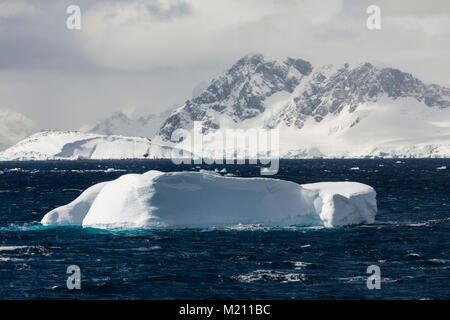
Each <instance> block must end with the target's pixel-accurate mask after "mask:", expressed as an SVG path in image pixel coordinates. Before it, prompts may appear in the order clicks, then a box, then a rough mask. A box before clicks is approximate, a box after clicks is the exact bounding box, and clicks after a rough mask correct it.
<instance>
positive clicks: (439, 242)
mask: <svg viewBox="0 0 450 320" xmlns="http://www.w3.org/2000/svg"><path fill="white" fill-rule="evenodd" d="M223 168H226V169H227V172H228V173H231V174H233V175H235V176H238V177H258V176H259V175H260V168H259V167H258V166H257V165H249V164H246V165H220V164H216V165H201V166H197V165H174V164H173V163H172V162H171V161H170V160H120V161H84V160H80V161H42V162H39V161H37V162H0V299H277V300H278V299H450V159H364V160H362V159H360V160H322V159H311V160H281V162H280V170H279V172H278V174H277V175H275V176H273V178H277V179H284V180H289V181H293V182H297V183H313V182H323V181H357V182H362V183H366V184H369V185H370V186H372V187H374V188H375V190H376V192H377V203H378V214H377V217H376V221H375V223H374V224H372V225H357V226H346V227H336V228H323V227H302V226H289V227H267V226H264V225H235V226H229V227H220V228H203V229H175V230H170V229H166V230H100V229H92V228H81V227H48V226H42V225H41V224H40V223H39V221H40V220H41V219H42V217H43V216H44V215H45V213H47V212H48V211H50V210H52V209H54V208H55V207H58V206H61V205H64V204H67V203H69V202H71V201H72V200H74V199H75V198H76V197H77V196H78V195H79V194H80V193H81V192H82V191H83V190H85V189H86V188H88V187H89V186H91V185H93V184H95V183H98V182H101V181H109V180H113V179H115V178H117V177H119V176H121V175H123V174H127V173H143V172H146V171H148V170H152V169H153V170H161V171H199V170H200V169H205V170H214V169H218V170H222V169H223ZM243 214H245V212H244V213H243ZM274 214H276V212H274ZM73 265H75V266H77V268H79V269H78V270H79V273H78V275H79V279H80V286H79V288H78V287H76V288H73V286H72V288H69V287H70V285H69V286H68V282H70V281H68V280H70V279H69V278H70V277H71V276H73V273H72V271H71V270H73V269H70V266H73ZM72 268H73V267H72ZM373 270H377V271H376V272H375V271H373ZM68 271H69V272H68ZM374 277H376V278H374ZM71 279H72V280H73V278H71ZM71 283H72V284H73V282H71ZM374 283H377V284H378V285H377V286H374V285H373V284H374ZM371 284H372V285H371Z"/></svg>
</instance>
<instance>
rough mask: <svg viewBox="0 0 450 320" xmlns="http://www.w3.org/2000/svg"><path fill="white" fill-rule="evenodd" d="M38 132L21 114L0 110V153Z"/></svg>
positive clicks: (31, 122) (36, 127)
mask: <svg viewBox="0 0 450 320" xmlns="http://www.w3.org/2000/svg"><path fill="white" fill-rule="evenodd" d="M37 131H38V126H37V125H36V124H35V123H34V122H33V121H31V120H30V119H28V118H27V117H26V116H24V115H23V114H21V113H18V112H15V111H12V110H10V109H0V151H1V150H3V149H6V148H7V147H9V146H12V145H13V144H15V143H16V142H18V141H20V140H22V139H24V138H26V137H28V136H29V135H30V134H32V133H35V132H37Z"/></svg>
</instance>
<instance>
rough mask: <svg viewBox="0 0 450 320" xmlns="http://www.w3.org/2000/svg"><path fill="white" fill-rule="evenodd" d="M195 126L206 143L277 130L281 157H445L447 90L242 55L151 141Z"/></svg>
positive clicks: (366, 69)
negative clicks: (224, 132)
mask: <svg viewBox="0 0 450 320" xmlns="http://www.w3.org/2000/svg"><path fill="white" fill-rule="evenodd" d="M446 119H447V120H446ZM194 121H199V122H200V123H201V130H202V133H203V134H204V135H206V136H207V137H208V136H210V137H209V138H207V140H211V141H214V139H213V138H211V137H213V136H214V135H215V132H217V131H218V129H227V128H234V129H250V128H253V129H261V128H265V129H275V128H276V129H279V131H280V152H281V156H282V157H294V158H295V157H316V156H320V157H364V156H420V157H427V156H450V154H449V153H448V150H449V146H450V139H449V135H450V89H449V88H445V87H442V86H439V85H436V84H425V83H424V82H422V81H421V80H419V79H417V78H415V77H414V76H413V75H411V74H409V73H406V72H402V71H400V70H398V69H393V68H378V67H376V66H374V65H373V64H371V63H368V62H365V63H360V64H357V65H353V66H350V65H349V64H347V63H346V64H343V65H342V66H333V65H325V66H318V67H314V66H312V65H311V63H309V62H307V61H305V60H302V59H293V58H286V59H275V58H269V57H265V56H263V55H261V54H252V55H247V56H245V57H243V58H242V59H240V60H238V61H237V62H236V63H235V64H234V65H233V66H232V67H231V68H230V69H229V70H228V71H226V72H225V73H224V74H223V75H221V76H219V77H218V78H216V79H214V80H213V81H212V82H211V84H210V85H209V86H208V87H207V88H206V89H205V90H204V91H203V92H202V93H201V94H200V95H198V96H197V97H195V98H193V99H191V100H188V101H186V103H185V104H184V105H183V106H181V107H180V108H179V109H177V110H176V111H175V112H174V113H172V115H171V116H170V117H169V118H168V119H167V120H166V121H165V123H164V124H163V126H162V128H161V130H160V131H159V132H158V135H157V137H155V140H158V141H161V142H166V143H169V144H170V138H171V135H172V133H173V132H174V131H175V130H176V129H179V128H184V129H188V130H190V129H192V127H193V122H194ZM209 148H210V149H214V146H210V147H209ZM410 152H411V153H410Z"/></svg>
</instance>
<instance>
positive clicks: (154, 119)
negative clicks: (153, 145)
mask: <svg viewBox="0 0 450 320" xmlns="http://www.w3.org/2000/svg"><path fill="white" fill-rule="evenodd" d="M172 112H173V108H172V109H168V110H166V111H165V112H163V113H161V114H149V115H147V116H143V117H140V118H138V119H136V120H135V119H132V118H130V117H129V116H127V115H126V114H125V113H123V112H121V111H118V112H115V113H114V114H112V115H111V116H110V117H108V118H106V119H104V120H102V121H98V122H97V123H95V124H94V125H86V126H83V127H82V128H80V131H82V132H89V133H98V134H104V135H124V136H136V137H149V138H150V137H152V136H154V135H155V134H156V133H157V132H158V131H159V130H160V129H161V126H162V125H163V123H164V121H165V120H166V119H167V117H168V116H169V115H170V114H171V113H172Z"/></svg>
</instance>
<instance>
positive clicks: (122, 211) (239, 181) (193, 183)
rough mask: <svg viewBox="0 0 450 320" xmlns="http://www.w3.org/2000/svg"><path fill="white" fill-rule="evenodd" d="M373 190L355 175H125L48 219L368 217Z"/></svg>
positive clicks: (353, 220) (142, 224) (99, 224)
mask: <svg viewBox="0 0 450 320" xmlns="http://www.w3.org/2000/svg"><path fill="white" fill-rule="evenodd" d="M376 213H377V203H376V192H375V190H374V189H373V188H372V187H370V186H368V185H365V184H362V183H357V182H322V183H313V184H304V185H300V184H297V183H294V182H290V181H285V180H279V179H271V178H239V177H225V176H221V175H220V174H219V173H215V172H208V171H202V172H160V171H155V170H152V171H148V172H146V173H143V174H126V175H123V176H121V177H119V178H117V179H116V180H113V181H110V182H103V183H99V184H96V185H94V186H92V187H90V188H88V189H86V190H85V191H84V192H83V193H82V194H81V195H80V196H79V197H78V198H77V199H75V200H74V201H72V202H71V203H69V204H68V205H65V206H62V207H59V208H56V209H54V210H52V211H50V212H49V213H47V214H46V215H45V216H44V217H43V219H42V221H41V223H42V224H44V225H75V226H83V227H93V228H103V229H116V228H121V229H134V228H148V229H152V228H189V227H194V228H195V227H216V226H218V227H220V226H235V225H238V224H244V225H255V224H260V225H267V226H280V227H282V226H292V225H299V226H324V227H335V226H344V225H353V224H370V223H373V222H374V221H375V216H376Z"/></svg>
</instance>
